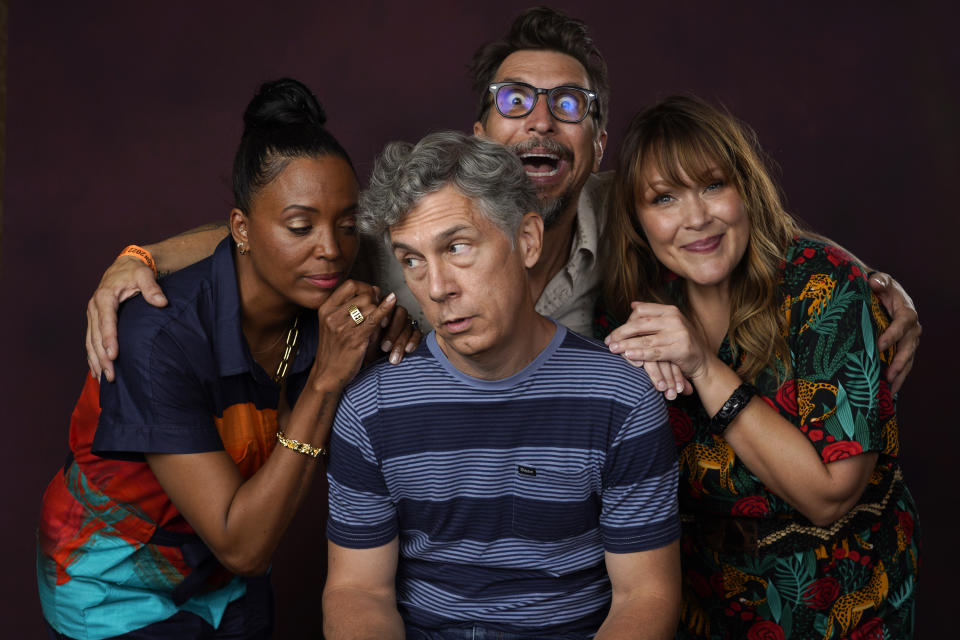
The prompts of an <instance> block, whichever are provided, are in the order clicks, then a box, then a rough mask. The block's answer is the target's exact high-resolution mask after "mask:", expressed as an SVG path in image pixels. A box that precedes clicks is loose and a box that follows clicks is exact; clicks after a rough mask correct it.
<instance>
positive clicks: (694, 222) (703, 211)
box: [683, 196, 710, 229]
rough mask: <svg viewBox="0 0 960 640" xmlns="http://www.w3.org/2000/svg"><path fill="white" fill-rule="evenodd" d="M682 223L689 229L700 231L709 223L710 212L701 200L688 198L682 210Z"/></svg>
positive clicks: (695, 197)
mask: <svg viewBox="0 0 960 640" xmlns="http://www.w3.org/2000/svg"><path fill="white" fill-rule="evenodd" d="M683 222H684V224H685V225H686V226H687V227H689V228H691V229H702V228H703V227H705V226H707V224H709V223H710V211H709V209H708V205H707V203H706V202H704V201H703V199H702V198H700V197H697V196H694V197H692V198H688V199H687V202H686V203H685V206H684V208H683Z"/></svg>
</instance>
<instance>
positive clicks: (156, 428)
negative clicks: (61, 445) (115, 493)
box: [93, 322, 223, 459]
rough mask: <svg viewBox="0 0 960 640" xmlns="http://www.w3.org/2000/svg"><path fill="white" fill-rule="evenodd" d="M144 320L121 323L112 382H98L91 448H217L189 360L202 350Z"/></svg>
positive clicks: (135, 454) (133, 452) (135, 453)
mask: <svg viewBox="0 0 960 640" xmlns="http://www.w3.org/2000/svg"><path fill="white" fill-rule="evenodd" d="M145 324H146V323H142V322H141V323H126V324H125V325H124V324H121V327H120V329H119V332H118V333H119V336H120V353H119V357H118V358H117V360H116V363H115V365H114V367H115V373H116V375H115V381H114V382H107V381H106V380H105V379H104V380H103V381H102V382H101V386H100V406H101V413H100V419H99V422H98V424H97V432H96V435H95V436H94V440H93V452H94V453H95V454H97V455H100V456H104V457H111V458H121V459H142V454H144V453H202V452H206V451H219V450H222V449H223V442H222V441H221V439H220V435H219V433H218V432H217V429H216V426H215V424H214V422H213V412H214V409H213V407H212V405H211V403H210V401H209V399H208V398H207V391H208V390H207V389H205V386H206V385H205V383H204V381H203V380H202V379H200V377H199V376H198V375H197V374H196V373H195V366H194V364H195V362H193V360H197V359H198V358H201V357H203V354H198V353H195V351H196V346H197V345H193V348H191V349H188V348H185V345H181V344H179V343H178V341H177V340H175V339H174V338H173V337H172V336H170V334H169V333H168V332H166V331H164V330H163V329H162V328H152V329H151V328H147V327H145V326H144V325H145ZM198 342H199V343H201V344H202V343H203V341H202V340H198ZM207 350H209V349H207ZM188 351H189V352H191V353H192V356H190V355H188Z"/></svg>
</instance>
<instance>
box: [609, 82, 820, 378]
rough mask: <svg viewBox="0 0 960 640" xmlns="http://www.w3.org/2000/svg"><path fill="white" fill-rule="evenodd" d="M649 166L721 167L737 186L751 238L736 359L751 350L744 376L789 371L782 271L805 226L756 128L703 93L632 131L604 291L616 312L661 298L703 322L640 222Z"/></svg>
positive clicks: (671, 176)
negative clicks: (773, 173) (789, 208)
mask: <svg viewBox="0 0 960 640" xmlns="http://www.w3.org/2000/svg"><path fill="white" fill-rule="evenodd" d="M648 169H655V170H656V171H657V172H658V173H659V174H660V175H661V176H663V177H664V178H665V179H666V180H668V181H670V182H672V183H674V184H678V185H679V184H683V183H684V179H683V177H682V173H685V174H686V175H687V176H689V177H690V179H693V180H695V181H697V182H702V183H705V184H709V183H711V182H713V178H712V177H711V172H712V171H715V170H716V169H719V170H720V171H722V172H723V175H724V178H725V179H726V180H727V181H728V182H730V183H731V184H732V185H733V186H735V187H736V189H737V192H738V193H739V194H740V198H741V199H742V200H743V204H744V209H745V210H746V212H747V217H748V220H749V224H750V236H749V241H748V244H747V250H746V252H745V254H744V256H743V258H742V259H741V261H740V263H739V264H738V265H737V266H736V267H735V268H734V271H733V273H732V274H731V277H730V319H729V325H728V331H727V332H728V335H729V336H730V346H731V348H732V349H733V353H734V357H735V358H736V357H737V356H739V355H740V354H742V355H743V364H742V365H741V367H740V369H739V370H738V373H739V374H740V375H741V376H742V377H743V378H744V379H747V380H752V379H754V378H755V377H756V375H757V374H758V373H759V372H760V371H761V370H762V369H764V368H765V367H767V366H771V367H772V368H773V370H774V371H777V372H778V377H779V376H782V375H785V374H786V373H787V372H788V371H789V370H790V352H789V349H788V348H787V344H786V341H785V340H784V337H783V329H784V323H785V320H784V318H783V314H782V313H781V311H780V302H781V299H780V293H779V286H778V285H779V274H780V266H781V264H782V262H783V260H784V255H785V253H786V249H787V246H788V245H789V243H790V242H791V240H792V239H793V237H794V236H796V235H798V234H800V233H801V228H800V225H799V224H798V223H797V221H796V220H794V218H793V217H792V216H791V215H790V214H788V213H787V212H786V211H785V210H784V208H783V204H782V201H781V197H780V192H779V189H778V187H777V185H776V184H775V182H774V181H773V180H772V179H771V177H770V174H769V172H768V170H767V167H766V164H765V162H764V155H763V152H762V151H761V150H760V146H759V144H758V143H757V140H756V134H755V133H754V132H753V130H752V129H750V128H749V127H748V126H747V125H745V124H743V123H741V122H739V121H737V120H736V119H735V118H734V117H733V116H732V115H730V114H729V113H728V112H726V111H722V110H720V109H717V108H714V107H713V106H711V105H709V104H707V103H706V102H704V101H703V100H700V99H699V98H696V97H692V96H672V97H669V98H666V99H664V100H661V101H660V102H658V103H656V104H654V105H652V106H650V107H648V108H646V109H644V110H642V111H641V112H640V113H638V114H637V115H636V116H634V118H633V120H632V121H631V122H630V126H629V127H628V129H627V134H626V136H625V138H624V140H623V143H622V144H621V146H620V153H619V159H618V164H617V175H616V179H615V182H614V193H613V202H612V210H611V217H610V219H609V220H608V221H607V233H605V243H606V245H607V246H606V247H605V249H606V253H604V255H606V256H608V261H607V263H606V273H605V274H604V275H605V278H604V299H605V302H606V304H607V307H608V309H609V311H611V312H612V313H613V315H614V316H615V317H616V319H617V320H618V321H621V322H622V321H624V320H626V318H627V316H629V314H630V303H631V302H632V301H634V300H646V301H654V302H659V303H662V304H673V305H676V306H677V307H679V308H680V310H681V311H683V312H684V314H686V315H687V316H688V317H690V318H691V319H692V320H694V321H695V322H696V318H695V317H693V314H692V313H691V310H690V308H689V305H688V304H687V300H686V295H685V290H684V287H668V286H667V285H668V271H667V269H666V268H665V267H664V266H663V265H661V264H660V262H659V261H658V260H657V258H656V256H655V255H654V253H653V251H652V250H651V249H650V245H649V244H648V242H647V238H646V236H645V234H644V232H643V228H642V227H641V226H640V222H639V216H638V210H637V203H638V201H640V200H641V198H642V194H643V190H644V175H645V173H646V171H647V170H648ZM681 172H682V173H681ZM698 324H699V323H698ZM778 360H779V361H780V364H779V366H778V364H777V361H778Z"/></svg>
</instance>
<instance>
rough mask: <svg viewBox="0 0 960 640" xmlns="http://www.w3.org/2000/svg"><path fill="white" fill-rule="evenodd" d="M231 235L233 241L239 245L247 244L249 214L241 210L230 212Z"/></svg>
mask: <svg viewBox="0 0 960 640" xmlns="http://www.w3.org/2000/svg"><path fill="white" fill-rule="evenodd" d="M229 224H230V235H231V236H233V241H234V242H235V243H237V244H240V243H241V242H247V243H249V241H248V240H247V214H245V213H244V212H243V211H240V209H236V208H234V209H231V210H230V222H229Z"/></svg>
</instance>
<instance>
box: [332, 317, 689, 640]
mask: <svg viewBox="0 0 960 640" xmlns="http://www.w3.org/2000/svg"><path fill="white" fill-rule="evenodd" d="M330 450H331V455H330V468H329V481H330V493H329V496H330V519H329V523H328V526H327V535H328V537H329V538H330V540H331V541H333V542H335V543H336V544H338V545H341V546H344V547H348V548H371V547H376V546H380V545H384V544H387V543H388V542H390V541H391V540H393V538H394V537H396V536H399V546H400V559H399V566H398V576H397V577H398V580H397V597H398V606H399V609H400V613H401V615H402V616H403V618H404V620H406V621H407V622H410V623H413V624H415V625H417V626H420V627H427V628H431V627H442V626H454V625H458V624H464V623H470V622H473V623H483V624H485V625H487V626H489V627H492V628H497V629H501V630H504V631H510V632H514V633H523V632H530V631H535V632H539V633H549V632H550V631H551V630H564V631H588V632H589V631H593V630H596V628H597V626H599V624H600V623H601V622H602V620H603V618H604V616H605V615H606V610H607V608H608V607H609V602H610V585H609V581H608V579H607V575H606V570H605V567H604V562H603V560H604V550H606V551H609V552H613V553H629V552H635V551H644V550H648V549H654V548H658V547H661V546H663V545H666V544H668V543H670V542H672V541H673V540H675V539H677V538H678V537H679V523H678V516H677V495H676V487H677V465H676V458H675V448H674V443H673V438H672V435H671V433H670V429H669V427H668V425H667V414H666V409H665V405H664V402H663V399H662V397H661V395H660V394H659V393H658V392H657V391H656V390H655V389H654V388H653V386H652V385H651V383H650V380H649V378H648V377H647V375H646V373H645V372H644V371H643V370H642V369H637V368H634V367H633V366H631V365H630V364H628V363H627V362H626V361H625V360H623V358H621V357H620V356H616V355H613V354H611V353H610V352H609V351H607V349H606V348H604V347H603V345H600V344H599V343H596V342H594V341H591V340H588V339H586V338H584V337H582V336H580V335H577V334H575V333H573V332H568V331H567V330H566V329H565V328H564V327H563V326H560V325H557V330H556V333H555V335H554V337H553V339H552V340H551V342H550V344H549V345H548V346H547V348H546V349H544V350H543V352H542V353H540V355H539V356H538V357H537V358H536V359H535V360H534V361H533V362H531V363H530V364H529V365H528V366H527V367H525V368H524V369H523V370H522V371H520V372H519V373H517V374H515V375H513V376H510V377H508V378H505V379H502V380H481V379H477V378H473V377H471V376H468V375H466V374H464V373H462V372H460V371H459V370H457V369H456V368H455V367H454V366H453V365H452V364H451V363H450V362H449V360H447V358H446V356H444V355H443V352H442V351H441V350H440V347H439V346H438V344H437V341H436V336H435V334H433V333H431V334H430V335H428V336H427V338H426V340H424V343H423V344H421V346H420V348H418V349H417V350H416V351H415V352H414V353H413V354H410V355H409V356H407V357H406V358H405V359H404V361H403V362H402V363H401V364H400V365H396V366H394V365H385V364H381V365H378V366H375V367H372V368H370V369H369V370H367V371H366V372H364V373H363V374H362V375H361V376H360V377H359V378H358V379H357V380H356V381H355V382H354V383H353V384H352V385H351V386H350V387H349V388H348V389H347V391H346V392H345V393H344V396H343V399H342V400H341V403H340V408H339V410H338V412H337V417H336V420H335V422H334V427H333V435H332V436H331V445H330Z"/></svg>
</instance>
